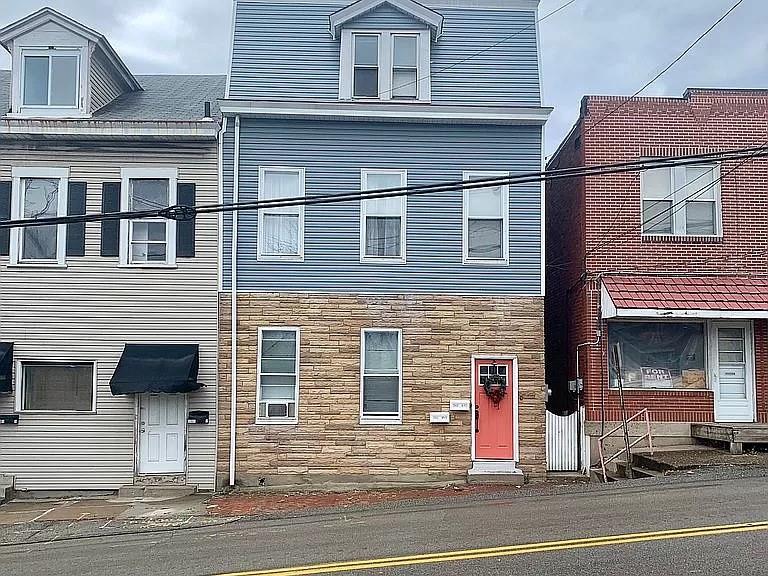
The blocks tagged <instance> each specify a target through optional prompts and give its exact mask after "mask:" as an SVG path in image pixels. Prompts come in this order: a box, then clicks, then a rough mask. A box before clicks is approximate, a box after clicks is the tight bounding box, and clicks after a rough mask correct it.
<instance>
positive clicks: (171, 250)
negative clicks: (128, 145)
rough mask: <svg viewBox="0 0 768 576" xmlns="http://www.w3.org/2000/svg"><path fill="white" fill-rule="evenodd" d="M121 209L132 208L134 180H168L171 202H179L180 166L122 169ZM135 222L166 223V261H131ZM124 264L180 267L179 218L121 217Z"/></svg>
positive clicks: (121, 254) (173, 203)
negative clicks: (177, 224)
mask: <svg viewBox="0 0 768 576" xmlns="http://www.w3.org/2000/svg"><path fill="white" fill-rule="evenodd" d="M120 177H121V180H122V182H121V185H120V210H121V211H127V210H128V209H129V202H128V199H129V195H130V191H131V180H139V179H147V178H149V179H155V180H168V205H169V206H174V205H176V203H177V199H176V196H177V187H178V186H177V183H178V169H177V168H173V167H166V168H158V167H131V168H122V169H121V170H120ZM132 222H165V232H166V234H165V236H166V251H165V262H132V261H131V232H132V230H133V226H132V225H131V223H132ZM120 266H123V267H129V268H175V267H176V220H173V219H165V218H140V219H137V220H120Z"/></svg>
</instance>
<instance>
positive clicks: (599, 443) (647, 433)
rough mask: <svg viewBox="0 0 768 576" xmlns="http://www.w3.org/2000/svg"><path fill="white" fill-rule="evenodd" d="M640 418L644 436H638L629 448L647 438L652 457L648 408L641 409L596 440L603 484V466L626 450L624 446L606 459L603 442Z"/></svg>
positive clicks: (605, 477)
mask: <svg viewBox="0 0 768 576" xmlns="http://www.w3.org/2000/svg"><path fill="white" fill-rule="evenodd" d="M640 417H644V418H645V434H643V435H642V436H640V437H639V438H638V439H637V440H635V441H634V442H631V443H630V444H629V448H634V447H635V446H637V445H638V444H640V442H642V441H643V440H645V438H646V437H647V438H648V448H649V450H650V452H651V456H653V438H652V437H651V419H650V417H649V416H648V408H643V409H642V410H640V412H638V413H637V414H635V415H634V416H632V417H630V418H627V421H626V422H622V423H621V424H619V425H618V426H616V427H615V428H613V429H612V430H610V431H608V432H606V433H605V434H603V435H602V436H600V438H598V440H597V449H598V451H599V452H600V468H602V471H603V482H608V475H607V473H606V471H605V465H606V464H609V463H611V462H613V461H614V460H616V459H617V458H618V457H619V456H621V455H622V454H624V453H626V452H627V448H626V446H625V447H624V448H622V449H621V450H619V451H618V452H616V454H614V455H613V456H611V457H609V458H606V457H605V446H604V442H605V440H606V439H607V438H608V437H609V436H611V435H612V434H613V433H614V432H618V431H619V430H622V429H624V427H625V426H628V425H629V423H630V422H632V421H633V420H637V419H638V418H640ZM627 465H628V466H632V463H631V462H627Z"/></svg>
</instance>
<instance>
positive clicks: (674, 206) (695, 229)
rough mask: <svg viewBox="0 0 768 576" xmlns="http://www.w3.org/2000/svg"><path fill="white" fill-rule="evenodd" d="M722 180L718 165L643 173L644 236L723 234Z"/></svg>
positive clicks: (682, 167)
mask: <svg viewBox="0 0 768 576" xmlns="http://www.w3.org/2000/svg"><path fill="white" fill-rule="evenodd" d="M719 178H720V176H719V167H718V166H716V165H694V166H676V167H673V168H655V169H653V170H647V171H645V172H643V173H641V175H640V188H641V194H642V202H643V208H642V218H643V233H644V234H649V235H654V234H655V235H677V236H716V235H718V234H720V233H721V232H720V185H719Z"/></svg>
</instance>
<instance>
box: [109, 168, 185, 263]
mask: <svg viewBox="0 0 768 576" xmlns="http://www.w3.org/2000/svg"><path fill="white" fill-rule="evenodd" d="M122 176H123V190H125V191H126V193H125V194H123V196H122V199H121V205H122V206H121V209H122V210H125V211H131V212H140V211H145V210H158V209H162V208H167V207H168V206H173V205H174V204H176V179H177V174H176V169H175V168H146V169H144V168H123V170H122ZM120 222H121V226H122V235H123V241H122V242H121V247H120V252H121V262H122V264H123V265H130V266H168V265H174V264H175V263H176V222H175V221H174V220H168V219H165V218H138V219H135V220H121V221H120Z"/></svg>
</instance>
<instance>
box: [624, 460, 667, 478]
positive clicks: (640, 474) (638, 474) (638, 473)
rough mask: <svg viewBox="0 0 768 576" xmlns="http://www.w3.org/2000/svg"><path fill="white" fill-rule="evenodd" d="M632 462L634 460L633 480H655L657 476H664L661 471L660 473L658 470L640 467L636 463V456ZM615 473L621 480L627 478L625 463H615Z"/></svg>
mask: <svg viewBox="0 0 768 576" xmlns="http://www.w3.org/2000/svg"><path fill="white" fill-rule="evenodd" d="M633 460H634V464H633V466H632V474H633V478H656V477H659V476H664V472H663V471H661V472H660V471H658V470H654V469H652V468H647V467H643V466H642V465H640V463H639V462H638V458H637V455H635V456H634V457H633ZM616 473H617V474H618V475H619V476H621V477H622V478H628V477H629V474H628V473H627V463H626V462H617V463H616Z"/></svg>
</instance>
